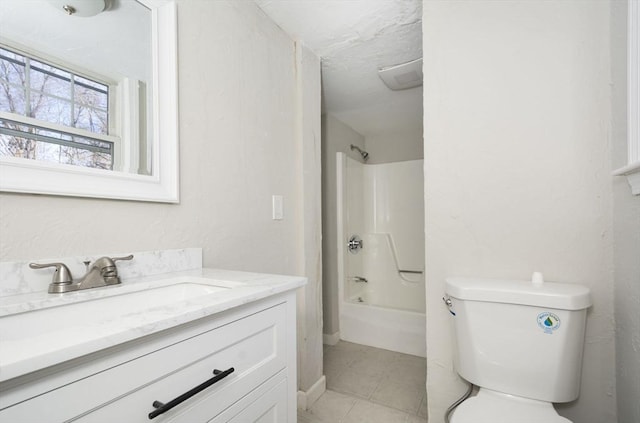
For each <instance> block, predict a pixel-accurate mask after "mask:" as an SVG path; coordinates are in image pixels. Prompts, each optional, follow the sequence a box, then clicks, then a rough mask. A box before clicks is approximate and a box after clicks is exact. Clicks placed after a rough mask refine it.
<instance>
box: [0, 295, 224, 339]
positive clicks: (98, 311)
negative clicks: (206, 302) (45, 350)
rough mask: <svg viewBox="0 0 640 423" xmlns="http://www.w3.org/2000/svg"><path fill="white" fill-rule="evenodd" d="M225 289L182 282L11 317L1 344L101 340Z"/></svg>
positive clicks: (3, 324) (0, 331) (4, 320)
mask: <svg viewBox="0 0 640 423" xmlns="http://www.w3.org/2000/svg"><path fill="white" fill-rule="evenodd" d="M227 289H229V287H226V286H216V285H204V284H199V283H191V282H185V283H177V284H174V285H169V286H163V287H159V288H152V289H146V290H143V291H134V292H127V293H121V294H117V295H113V296H108V297H100V298H94V299H89V300H87V301H81V302H74V303H70V304H63V305H58V306H55V307H50V308H42V309H39V310H35V311H27V312H24V313H17V314H11V315H8V316H4V317H1V318H0V342H1V343H3V344H4V345H5V346H7V343H10V342H11V341H20V340H26V339H29V340H38V339H39V340H40V341H42V342H48V341H51V340H52V339H50V338H54V337H58V338H59V337H69V336H74V337H75V336H79V337H80V338H79V339H84V340H86V339H87V338H92V337H94V336H97V335H100V336H104V335H105V332H109V331H110V328H112V327H113V326H114V325H113V323H115V322H117V323H118V325H117V326H116V327H118V326H119V327H122V326H123V325H126V321H127V319H133V318H135V319H136V320H137V321H140V320H143V321H144V320H146V321H149V320H150V319H153V318H154V317H155V318H160V317H161V316H160V315H161V314H162V312H163V310H166V307H171V306H172V305H176V304H180V303H183V302H184V301H188V300H191V299H196V298H200V297H203V296H206V295H210V294H214V293H216V292H220V291H224V290H227ZM63 295H64V294H63ZM41 345H42V344H41ZM45 345H46V344H45Z"/></svg>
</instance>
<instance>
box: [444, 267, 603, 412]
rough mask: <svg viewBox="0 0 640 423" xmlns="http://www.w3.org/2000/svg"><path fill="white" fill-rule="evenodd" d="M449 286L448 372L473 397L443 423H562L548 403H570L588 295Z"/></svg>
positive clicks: (479, 283)
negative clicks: (451, 341)
mask: <svg viewBox="0 0 640 423" xmlns="http://www.w3.org/2000/svg"><path fill="white" fill-rule="evenodd" d="M535 276H536V277H535V278H534V280H533V281H532V282H529V281H501V280H487V279H473V278H449V279H447V281H446V296H445V298H444V300H445V302H446V304H447V305H448V306H449V312H450V317H451V320H452V321H453V332H454V334H455V336H454V343H455V344H454V345H455V348H454V366H455V368H456V370H457V372H458V374H459V375H460V376H461V377H462V378H463V379H465V380H466V381H468V382H470V383H472V384H474V385H476V386H477V387H479V388H480V389H479V391H478V394H477V395H475V396H473V397H470V398H468V399H466V400H465V401H463V402H462V403H461V404H460V405H459V406H458V407H457V408H456V409H455V410H454V411H453V415H452V418H451V420H450V421H451V423H485V422H486V423H500V422H504V423H570V422H571V421H570V420H568V419H566V418H564V417H561V416H560V415H558V413H557V412H556V410H555V409H554V408H553V403H562V402H569V401H573V400H575V399H576V398H578V395H579V390H580V376H581V372H582V351H583V346H584V332H585V324H586V309H587V308H588V307H590V306H591V297H590V293H589V289H588V288H586V287H583V286H580V285H574V284H562V283H553V282H544V281H543V280H542V276H541V275H540V274H536V275H535Z"/></svg>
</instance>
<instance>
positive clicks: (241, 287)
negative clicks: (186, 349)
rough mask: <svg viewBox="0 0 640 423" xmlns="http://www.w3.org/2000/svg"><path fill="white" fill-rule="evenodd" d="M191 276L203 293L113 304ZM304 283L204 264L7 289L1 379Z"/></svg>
mask: <svg viewBox="0 0 640 423" xmlns="http://www.w3.org/2000/svg"><path fill="white" fill-rule="evenodd" d="M184 283H190V284H197V286H198V287H200V288H202V289H203V293H202V294H201V295H200V294H199V295H195V296H191V297H188V296H187V297H185V298H181V297H180V296H177V297H175V298H172V299H170V300H168V301H167V300H166V299H163V300H162V301H160V302H159V303H147V302H144V301H141V302H140V304H139V305H137V306H132V307H131V309H130V310H125V309H121V310H119V311H118V312H114V311H113V310H112V308H113V307H112V304H113V302H114V301H115V304H119V301H120V300H119V299H124V298H126V297H127V295H125V294H130V293H140V294H136V295H137V296H138V297H140V298H145V294H144V293H145V292H147V293H149V294H151V292H152V291H151V290H155V289H156V288H162V287H167V286H171V285H176V284H184ZM305 284H306V278H304V277H298V276H281V275H269V274H260V273H248V272H238V271H227V270H217V269H198V270H188V271H181V272H173V273H165V274H161V275H154V276H150V277H142V278H136V279H132V280H123V283H122V284H120V285H115V286H109V287H103V288H94V289H88V290H86V291H76V292H70V293H65V294H48V293H47V292H34V293H27V294H20V295H12V296H6V297H1V298H0V344H1V347H0V382H2V381H6V380H9V379H12V378H15V377H18V376H22V375H24V374H27V373H30V372H33V371H36V370H40V369H43V368H46V367H49V366H52V365H55V364H57V363H60V362H62V361H66V360H70V359H73V358H77V357H80V356H83V355H86V354H90V353H93V352H96V351H100V350H102V349H105V348H109V347H112V346H115V345H118V344H122V343H124V342H127V341H131V340H134V339H137V338H139V337H141V336H144V335H149V334H152V333H156V332H159V331H162V330H165V329H169V328H172V327H175V326H178V325H181V324H184V323H188V322H191V321H193V320H196V319H200V318H203V317H206V316H210V315H213V314H216V313H220V312H222V311H225V310H229V309H232V308H234V307H237V306H240V305H243V304H247V303H251V302H254V301H257V300H260V299H263V298H267V297H269V296H272V295H276V294H279V293H282V292H286V291H289V290H292V289H296V288H298V287H300V286H303V285H305ZM207 287H210V288H207ZM207 289H209V290H210V291H211V293H208V292H207ZM214 291H215V292H214ZM195 292H196V293H197V292H198V290H196V291H195ZM132 298H133V297H132ZM114 299H115V300H114ZM101 300H107V301H106V302H104V304H107V302H109V305H108V306H107V307H108V308H106V307H105V308H104V310H105V311H106V310H108V312H105V313H104V314H103V313H100V307H101ZM125 303H126V301H125ZM129 303H131V301H129ZM69 306H70V307H69ZM125 308H126V307H125ZM89 310H90V311H91V313H87V315H91V318H90V319H83V311H89ZM68 314H73V315H72V316H68ZM76 314H81V315H76Z"/></svg>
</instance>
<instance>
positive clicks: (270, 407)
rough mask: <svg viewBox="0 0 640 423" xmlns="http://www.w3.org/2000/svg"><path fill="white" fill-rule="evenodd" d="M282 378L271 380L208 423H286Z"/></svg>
mask: <svg viewBox="0 0 640 423" xmlns="http://www.w3.org/2000/svg"><path fill="white" fill-rule="evenodd" d="M282 376H283V375H281V377H278V376H276V377H274V378H272V379H271V380H270V381H268V382H267V383H265V384H263V385H262V386H261V387H259V388H258V389H256V390H255V391H254V392H252V393H251V394H250V395H247V397H246V398H244V399H243V400H242V401H239V402H238V403H237V404H234V405H233V406H232V407H230V408H229V409H227V410H225V411H224V412H223V413H221V414H220V415H219V416H218V417H216V418H215V419H213V420H211V421H210V422H209V423H287V421H288V419H287V380H286V379H283V377H282ZM289 423H293V422H289Z"/></svg>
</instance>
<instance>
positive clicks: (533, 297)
mask: <svg viewBox="0 0 640 423" xmlns="http://www.w3.org/2000/svg"><path fill="white" fill-rule="evenodd" d="M446 282H447V283H446V292H447V294H448V295H449V296H451V297H453V298H457V299H460V300H469V301H485V302H494V303H508V304H522V305H529V306H537V307H546V308H555V309H560V310H582V309H585V308H588V307H590V306H591V304H592V303H591V296H590V295H589V288H587V287H585V286H582V285H575V284H569V283H557V282H545V283H543V284H542V285H541V286H534V285H533V284H532V283H531V281H519V280H498V279H475V278H447V281H446Z"/></svg>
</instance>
